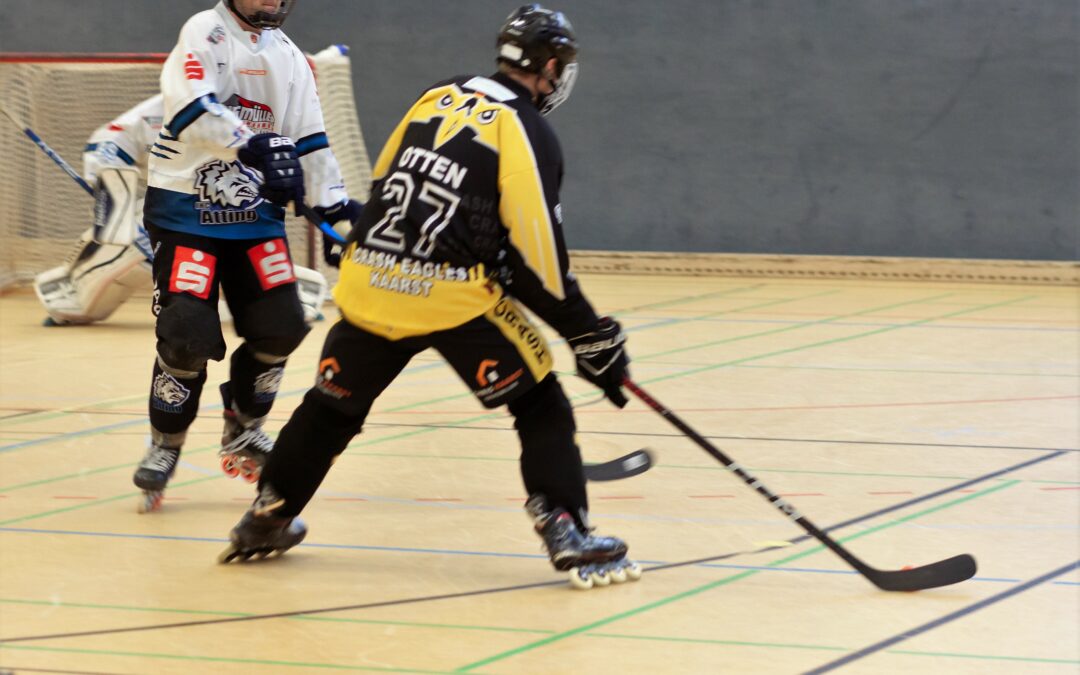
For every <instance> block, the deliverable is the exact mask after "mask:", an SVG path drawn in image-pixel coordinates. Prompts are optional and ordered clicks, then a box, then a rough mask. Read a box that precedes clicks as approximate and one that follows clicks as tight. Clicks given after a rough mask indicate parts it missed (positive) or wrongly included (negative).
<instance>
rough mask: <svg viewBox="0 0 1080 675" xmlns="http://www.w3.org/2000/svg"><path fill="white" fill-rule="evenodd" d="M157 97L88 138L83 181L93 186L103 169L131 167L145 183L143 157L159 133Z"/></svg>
mask: <svg viewBox="0 0 1080 675" xmlns="http://www.w3.org/2000/svg"><path fill="white" fill-rule="evenodd" d="M161 116H162V107H161V94H157V95H155V96H151V97H150V98H148V99H146V100H145V101H143V102H141V103H139V104H137V105H136V106H135V107H133V108H131V109H130V110H128V111H127V112H124V113H123V114H121V115H120V116H119V117H117V118H116V119H114V120H112V121H110V122H109V123H108V124H103V125H102V126H100V127H98V128H97V129H96V130H95V131H94V133H93V134H91V135H90V138H89V140H87V142H86V149H85V150H84V151H83V178H84V179H85V180H86V182H87V183H89V184H91V185H93V184H94V182H95V181H96V180H97V175H98V173H99V172H100V171H101V169H103V168H121V169H123V168H128V167H131V168H135V169H138V171H139V173H140V175H141V176H142V177H143V180H144V181H145V178H146V164H147V156H148V154H149V152H150V148H151V146H152V145H153V144H154V143H155V141H156V140H157V135H158V133H159V132H160V131H161Z"/></svg>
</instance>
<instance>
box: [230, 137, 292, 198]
mask: <svg viewBox="0 0 1080 675" xmlns="http://www.w3.org/2000/svg"><path fill="white" fill-rule="evenodd" d="M236 156H237V159H239V160H240V161H241V162H243V163H244V164H246V165H247V166H250V167H251V168H252V169H256V170H258V171H259V172H261V173H262V175H263V184H262V186H260V187H259V194H260V195H262V197H263V199H265V200H266V201H268V202H273V203H274V204H277V205H278V206H285V205H286V204H288V203H289V202H295V203H296V204H302V203H303V202H304V169H303V168H302V167H301V166H300V157H299V156H298V155H297V154H296V144H295V143H293V142H292V139H291V138H289V137H288V136H281V135H278V134H274V133H263V134H256V135H255V136H252V137H251V138H250V139H248V142H247V145H245V146H244V147H242V148H240V151H239V152H238V153H237V155H236Z"/></svg>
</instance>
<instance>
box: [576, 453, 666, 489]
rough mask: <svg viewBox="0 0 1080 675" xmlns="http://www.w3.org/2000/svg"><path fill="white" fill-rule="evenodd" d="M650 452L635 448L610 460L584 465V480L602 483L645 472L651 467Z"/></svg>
mask: <svg viewBox="0 0 1080 675" xmlns="http://www.w3.org/2000/svg"><path fill="white" fill-rule="evenodd" d="M652 465H653V458H652V453H651V452H649V450H648V449H647V448H642V449H641V450H635V451H633V452H631V453H630V454H629V455H623V456H622V457H619V458H618V459H613V460H611V461H610V462H601V463H600V464H586V465H585V480H590V481H593V482H594V483H603V482H606V481H612V480H622V479H624V478H630V477H632V476H637V475H638V474H642V473H645V472H646V471H648V470H649V469H651V468H652Z"/></svg>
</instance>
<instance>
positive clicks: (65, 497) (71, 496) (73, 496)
mask: <svg viewBox="0 0 1080 675" xmlns="http://www.w3.org/2000/svg"><path fill="white" fill-rule="evenodd" d="M53 499H85V500H94V499H97V497H84V496H82V495H53Z"/></svg>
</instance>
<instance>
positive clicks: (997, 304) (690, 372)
mask: <svg viewBox="0 0 1080 675" xmlns="http://www.w3.org/2000/svg"><path fill="white" fill-rule="evenodd" d="M1036 297H1038V296H1037V295H1027V296H1023V297H1019V298H1013V299H1012V300H1004V301H1002V302H995V303H991V304H988V305H979V306H977V307H971V308H969V309H965V310H960V311H957V312H949V313H948V314H941V315H938V316H932V317H928V318H926V319H918V320H916V321H912V322H909V323H904V324H897V325H895V326H886V327H884V328H876V329H874V330H870V331H864V332H862V333H855V334H853V335H846V336H844V337H838V338H832V339H829V340H822V341H820V342H812V343H810V344H807V345H799V346H797V347H789V348H787V349H778V350H776V351H774V352H768V353H765V354H757V355H754V356H747V357H744V358H741V359H734V360H731V361H724V362H721V363H714V364H711V365H708V366H701V367H698V368H693V369H690V370H684V371H681V372H678V373H672V374H670V375H661V376H659V377H654V378H651V379H649V380H646V381H645V382H646V383H652V382H661V381H663V380H670V379H673V378H676V377H685V376H687V375H696V374H697V373H703V372H706V371H709V370H715V369H717V368H723V367H726V366H733V365H737V364H742V363H747V362H749V361H756V360H758V359H764V358H769V357H772V356H779V355H781V354H790V353H792V352H798V351H802V350H804V349H812V348H814V347H822V346H825V345H835V344H839V343H841V342H849V341H851V340H858V339H861V338H864V337H869V336H871V335H879V334H881V333H888V332H891V331H894V330H899V329H901V328H910V327H912V326H918V325H921V324H924V323H929V322H931V321H940V320H941V319H946V318H948V317H951V316H958V315H960V314H970V313H972V312H981V311H983V310H987V309H992V308H994V307H1001V306H1003V305H1011V304H1015V303H1017V302H1023V301H1025V300H1030V299H1031V298H1036ZM902 304H910V303H902ZM867 311H872V310H867ZM849 316H853V315H849ZM814 323H825V322H814ZM799 325H800V326H802V325H813V324H799ZM796 327H798V326H790V327H787V328H785V329H777V330H774V331H766V332H764V333H756V334H753V335H749V336H746V337H758V336H761V335H767V334H769V333H777V332H783V331H784V330H787V329H793V328H796ZM730 341H731V340H718V341H717V342H716V344H721V343H724V342H730ZM702 346H708V343H707V344H706V345H699V346H698V347H695V348H700V347H702ZM687 349H688V348H681V349H675V350H671V351H667V352H660V353H657V354H650V355H649V357H655V356H660V355H661V354H663V355H667V354H673V353H675V352H680V351H687ZM646 358H648V357H646Z"/></svg>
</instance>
